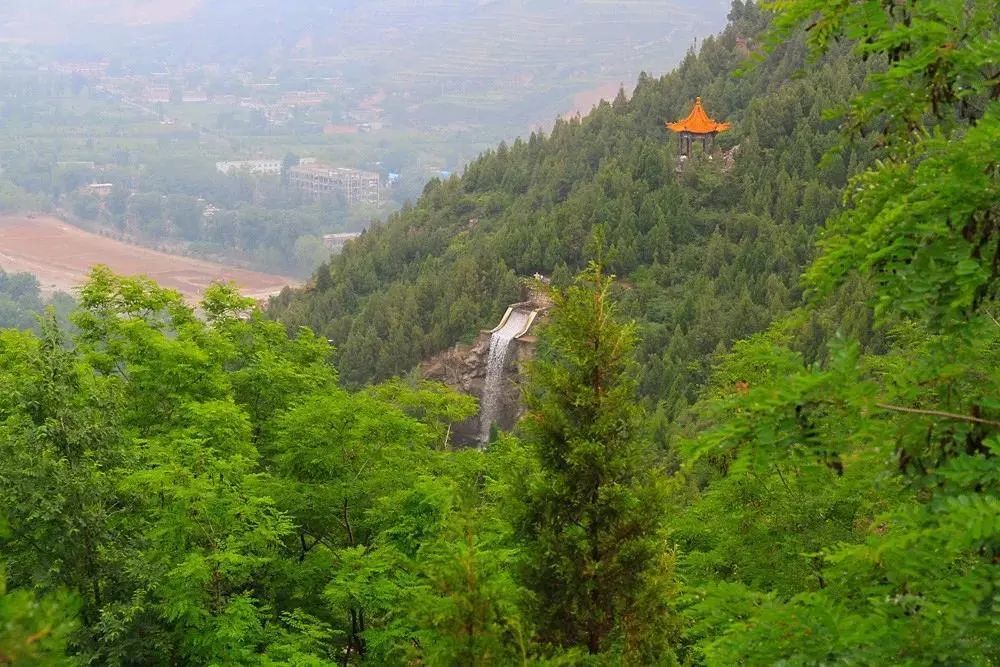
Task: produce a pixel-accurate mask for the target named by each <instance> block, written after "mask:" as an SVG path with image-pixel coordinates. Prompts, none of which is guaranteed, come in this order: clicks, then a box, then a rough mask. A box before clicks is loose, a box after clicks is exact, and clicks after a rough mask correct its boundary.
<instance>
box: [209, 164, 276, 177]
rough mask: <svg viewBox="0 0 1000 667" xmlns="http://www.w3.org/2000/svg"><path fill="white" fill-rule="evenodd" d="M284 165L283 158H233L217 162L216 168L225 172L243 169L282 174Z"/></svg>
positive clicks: (253, 171)
mask: <svg viewBox="0 0 1000 667" xmlns="http://www.w3.org/2000/svg"><path fill="white" fill-rule="evenodd" d="M282 167H283V165H282V162H281V160H231V161H228V162H216V163H215V168H216V169H218V170H219V171H221V172H222V173H223V174H233V173H236V172H240V171H243V172H246V173H248V174H254V175H268V176H280V175H281V169H282Z"/></svg>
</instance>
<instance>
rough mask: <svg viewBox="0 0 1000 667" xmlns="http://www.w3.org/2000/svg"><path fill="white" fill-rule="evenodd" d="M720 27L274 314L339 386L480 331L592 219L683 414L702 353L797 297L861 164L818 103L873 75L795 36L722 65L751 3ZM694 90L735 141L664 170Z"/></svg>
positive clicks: (460, 181)
mask: <svg viewBox="0 0 1000 667" xmlns="http://www.w3.org/2000/svg"><path fill="white" fill-rule="evenodd" d="M732 19H733V20H732V23H731V25H730V26H729V27H728V28H727V29H726V30H725V31H724V32H723V33H722V34H721V35H719V36H717V37H710V38H708V39H706V40H705V41H704V42H703V44H702V45H701V48H700V50H699V51H698V53H696V54H695V53H691V54H689V55H688V57H687V58H686V59H685V60H684V62H683V63H682V64H681V66H680V67H679V68H678V69H677V70H676V71H674V72H672V73H671V74H668V75H666V76H664V77H662V78H659V79H656V78H651V77H648V76H645V75H644V76H642V77H641V78H640V80H639V82H638V84H637V86H636V88H635V90H634V92H633V93H632V95H631V96H630V97H628V98H626V96H625V95H619V97H618V99H616V100H615V101H614V102H613V103H612V104H603V105H601V106H600V107H598V108H596V109H595V110H594V111H593V112H592V113H590V114H589V115H588V116H586V117H585V118H582V119H575V120H571V121H558V122H557V123H556V125H555V127H554V129H553V130H552V132H551V134H549V135H547V136H543V135H532V136H531V137H529V138H528V139H527V140H519V141H517V142H515V143H514V144H513V145H512V146H505V145H501V146H500V147H499V148H497V149H496V150H495V151H492V152H489V153H487V154H485V155H483V156H482V157H480V158H479V159H478V160H476V161H474V162H473V163H472V164H470V165H469V166H468V168H467V169H466V171H465V173H464V175H463V176H462V177H461V178H458V177H454V178H452V179H450V180H448V181H445V182H438V181H432V182H431V183H430V184H428V185H427V187H426V188H425V191H424V195H423V196H422V197H421V198H420V200H419V201H418V202H417V203H416V204H415V205H413V206H412V207H410V208H407V209H405V210H403V211H402V212H401V213H399V214H398V215H395V216H393V217H392V218H391V219H390V220H389V221H388V222H387V223H386V224H384V225H382V226H380V227H377V228H375V229H373V230H371V231H369V232H368V233H367V234H365V235H364V236H363V237H362V238H361V239H360V240H359V241H357V242H356V243H354V244H353V245H351V246H349V247H348V248H347V249H346V251H345V252H344V253H343V254H342V255H340V256H337V257H334V258H332V259H331V260H330V262H329V263H328V264H327V265H325V266H322V267H320V269H319V271H318V273H317V275H316V280H315V287H314V288H313V289H309V290H307V291H305V292H303V293H298V294H288V295H285V296H283V297H282V298H281V299H279V300H278V302H277V303H275V304H273V312H274V313H275V314H276V316H277V317H279V318H280V319H282V320H283V321H284V322H286V323H287V324H288V325H289V326H290V327H294V326H298V325H307V326H310V327H312V328H313V329H315V330H316V331H317V332H320V333H322V334H323V335H325V336H326V337H328V338H330V339H332V341H333V342H334V344H335V346H336V349H337V363H338V366H339V368H340V369H341V373H342V375H343V377H344V379H345V380H347V381H348V382H350V383H352V384H355V385H358V384H361V383H364V382H367V381H371V380H379V379H384V378H386V377H389V376H392V375H395V374H399V373H405V372H406V371H408V369H410V368H412V367H413V366H414V365H415V364H416V363H417V362H418V361H420V360H421V359H423V358H425V357H427V356H429V355H431V354H434V353H435V352H438V351H439V350H442V349H444V348H446V347H447V346H449V345H451V344H453V343H455V342H456V341H460V340H463V339H467V338H468V337H469V336H471V335H472V334H473V333H474V332H475V331H477V330H478V329H479V328H481V327H488V326H492V325H493V323H494V322H495V321H496V320H497V319H498V318H499V317H500V316H501V315H502V314H503V311H504V308H505V307H506V305H507V304H508V303H510V302H513V301H516V300H517V299H518V297H519V287H518V286H519V285H520V284H521V283H520V279H521V278H522V277H526V276H531V275H533V274H534V273H536V272H539V273H542V274H544V275H546V276H551V277H552V279H553V281H554V282H555V283H556V284H557V285H560V284H565V283H566V280H567V278H568V277H569V276H570V275H572V274H573V273H574V272H575V271H576V270H578V269H580V268H581V267H582V266H583V265H584V264H585V263H586V261H587V259H588V258H589V257H593V256H594V253H595V252H597V251H596V250H595V248H594V247H593V243H592V239H593V237H594V231H595V229H597V228H598V226H600V227H601V228H602V229H603V232H602V233H603V237H604V248H603V250H602V251H601V253H602V255H603V258H604V261H605V263H606V265H607V266H608V267H609V268H610V269H611V270H612V271H614V273H616V274H617V275H618V276H619V277H620V278H622V279H623V284H624V285H625V286H627V288H628V289H627V290H626V293H625V294H624V295H623V298H624V300H625V304H626V309H627V312H628V314H629V315H631V316H634V317H636V318H637V319H638V320H639V322H640V324H641V336H640V338H641V340H642V347H641V350H640V358H641V368H642V370H641V382H640V385H641V391H642V393H643V394H644V395H645V396H647V397H650V398H651V400H656V401H658V402H661V403H662V404H663V405H664V406H665V409H666V410H667V411H668V412H669V413H670V414H674V413H676V410H677V408H678V406H680V405H682V404H684V403H685V402H687V401H690V400H692V399H693V397H694V395H695V392H696V390H697V388H698V387H699V386H700V385H701V384H702V383H703V382H704V380H705V378H706V373H707V369H708V367H709V365H710V361H711V358H712V354H713V353H714V352H716V351H721V350H724V349H725V348H726V346H727V345H728V344H729V343H730V342H731V341H733V340H735V339H738V338H742V337H744V336H746V335H748V334H750V333H753V332H755V331H759V330H761V329H763V328H764V327H766V326H767V324H768V323H769V322H770V321H771V320H772V319H773V318H774V317H775V316H776V315H778V314H781V313H784V312H786V311H787V310H788V309H789V308H790V307H791V306H793V305H794V304H796V303H798V301H799V298H800V293H801V290H800V287H799V284H798V277H799V274H800V273H801V272H802V269H803V267H804V266H805V265H806V263H807V262H808V261H809V259H810V258H811V257H812V252H813V251H812V243H813V239H814V236H815V232H816V229H817V228H818V227H819V226H820V225H821V224H822V222H823V221H824V220H825V219H826V217H827V216H828V215H829V214H830V213H831V212H833V211H834V210H835V209H836V207H837V205H838V203H839V201H840V197H841V195H840V191H841V190H842V189H843V187H844V185H845V184H846V179H847V177H848V175H849V174H851V173H855V172H857V170H858V169H859V167H860V166H862V165H864V164H865V163H867V162H868V161H869V159H870V155H869V153H868V151H867V150H864V149H863V148H859V147H857V146H856V147H854V148H853V149H842V150H837V151H834V152H833V153H832V154H831V155H829V156H827V159H825V160H823V159H822V158H823V156H824V155H825V154H826V153H827V152H828V151H830V150H831V149H832V148H834V147H836V146H837V145H838V142H839V135H838V128H837V124H836V123H834V122H830V121H826V120H824V119H823V112H824V110H826V109H828V108H830V107H832V106H835V105H837V104H842V103H844V102H846V101H847V100H848V99H849V98H850V96H851V95H853V94H854V93H856V92H857V87H858V85H859V84H860V83H861V81H862V80H863V79H864V77H865V75H866V73H867V72H868V71H870V69H871V66H868V65H865V64H862V63H860V62H859V61H854V60H851V59H850V58H848V57H846V56H845V55H844V53H843V52H835V53H833V54H831V55H829V56H827V57H826V58H824V59H823V60H822V61H821V62H820V63H818V64H816V65H811V66H809V67H806V48H805V46H804V43H803V42H802V41H801V40H800V39H794V40H792V41H790V42H789V43H787V44H784V45H782V46H781V47H779V48H778V49H776V50H775V51H774V53H772V54H771V55H770V56H768V58H767V59H766V60H765V61H764V62H763V63H761V64H760V65H759V66H758V67H756V68H754V69H752V70H751V71H750V72H749V73H748V74H745V75H744V76H735V75H734V71H735V70H737V69H739V68H742V67H744V66H745V65H748V64H749V61H748V59H747V54H748V51H747V49H746V46H749V47H750V48H753V49H756V48H759V46H760V45H759V42H758V39H757V38H758V35H759V34H760V31H761V30H762V28H763V27H764V24H765V22H766V18H765V17H764V16H763V15H762V13H761V12H760V11H759V10H757V9H756V8H755V7H753V6H751V7H750V8H749V9H737V10H735V11H734V15H733V16H732ZM698 95H700V96H701V97H702V99H703V100H704V102H705V105H706V108H707V109H708V110H709V112H710V113H711V114H713V115H714V116H716V117H718V118H722V119H725V120H728V121H730V122H732V123H733V126H734V129H733V130H732V131H730V132H728V133H725V134H722V135H720V136H719V141H718V144H719V147H720V148H721V149H728V148H731V147H734V146H736V145H737V144H738V145H739V149H738V152H737V153H736V160H735V166H734V167H733V169H732V170H731V171H729V172H726V171H724V169H723V164H722V161H721V160H720V159H719V156H715V159H714V160H710V159H707V158H706V156H699V155H696V156H695V157H694V159H693V160H692V161H690V162H689V163H688V164H687V165H686V167H685V168H684V170H683V171H682V172H680V173H678V172H676V171H675V164H676V153H675V140H674V138H673V137H672V136H668V132H667V131H666V130H665V128H664V125H663V123H664V121H666V120H674V119H677V118H679V117H683V116H684V115H686V114H687V112H688V111H689V109H690V106H691V104H692V102H693V100H694V98H695V96H698Z"/></svg>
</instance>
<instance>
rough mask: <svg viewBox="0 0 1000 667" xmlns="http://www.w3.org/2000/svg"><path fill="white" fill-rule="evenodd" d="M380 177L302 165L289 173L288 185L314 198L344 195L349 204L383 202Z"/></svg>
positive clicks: (366, 172) (351, 170) (353, 170)
mask: <svg viewBox="0 0 1000 667" xmlns="http://www.w3.org/2000/svg"><path fill="white" fill-rule="evenodd" d="M379 180H380V179H379V175H378V174H377V173H375V172H373V171H362V170H360V169H347V168H345V167H332V166H330V165H325V164H320V163H310V164H299V165H298V166H297V167H292V168H291V169H289V170H288V184H289V185H290V186H292V187H293V188H296V189H297V190H299V191H300V192H303V193H305V194H307V195H309V196H310V197H322V196H324V195H330V194H340V195H343V197H344V199H345V200H346V201H347V203H348V204H375V205H376V206H377V205H378V204H380V203H381V202H382V187H381V183H380V182H379Z"/></svg>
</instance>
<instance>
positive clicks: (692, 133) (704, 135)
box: [666, 97, 730, 157]
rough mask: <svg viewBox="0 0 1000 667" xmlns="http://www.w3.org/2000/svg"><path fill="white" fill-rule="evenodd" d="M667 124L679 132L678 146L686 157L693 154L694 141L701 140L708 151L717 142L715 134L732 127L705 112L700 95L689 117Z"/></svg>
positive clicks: (673, 130)
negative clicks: (692, 145)
mask: <svg viewBox="0 0 1000 667" xmlns="http://www.w3.org/2000/svg"><path fill="white" fill-rule="evenodd" d="M666 125H667V129H669V130H670V131H671V132H675V133H676V134H677V141H678V147H679V149H680V152H681V155H683V156H685V157H690V156H691V144H692V143H693V142H695V141H699V140H700V141H701V148H702V150H704V151H705V152H708V150H709V148H710V147H711V145H712V144H713V143H714V142H715V135H717V134H718V133H720V132H725V131H726V130H728V129H729V128H730V125H729V123H720V122H719V121H717V120H714V119H712V118H710V117H709V115H708V114H707V113H705V108H704V107H703V106H701V98H700V97H696V98H695V100H694V108H693V109H691V113H689V114H688V117H687V118H685V119H684V120H679V121H677V122H676V123H667V124H666Z"/></svg>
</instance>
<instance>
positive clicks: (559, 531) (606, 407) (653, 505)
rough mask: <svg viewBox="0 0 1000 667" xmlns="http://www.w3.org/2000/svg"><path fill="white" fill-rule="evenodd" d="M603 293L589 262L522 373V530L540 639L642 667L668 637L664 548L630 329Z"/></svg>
mask: <svg viewBox="0 0 1000 667" xmlns="http://www.w3.org/2000/svg"><path fill="white" fill-rule="evenodd" d="M611 286H612V279H611V278H610V277H608V276H606V275H604V273H603V271H602V269H601V267H600V266H599V265H597V264H591V265H590V267H589V268H588V269H587V271H585V272H584V273H583V274H581V275H580V276H578V277H577V279H576V281H575V282H574V284H573V285H572V286H570V287H569V288H568V289H567V290H566V291H565V292H564V293H557V294H556V295H554V296H555V303H556V306H555V309H554V311H553V316H552V321H551V322H550V324H549V325H548V326H547V327H546V329H545V330H544V333H543V335H542V343H541V348H540V353H539V358H538V359H537V360H536V361H535V362H534V363H533V364H532V365H531V367H530V373H529V388H528V392H527V405H528V409H529V413H528V416H527V418H526V420H525V423H526V431H527V439H528V441H529V442H530V443H531V445H532V446H533V447H534V449H535V454H536V456H537V457H538V461H539V464H540V468H541V474H540V475H539V476H538V477H537V478H536V480H535V481H534V483H533V484H532V487H531V489H530V491H529V493H528V498H527V499H526V503H525V512H524V515H523V516H522V517H521V518H522V523H521V528H522V530H523V532H524V537H525V538H526V544H527V559H528V563H527V579H528V583H529V585H530V586H531V588H532V589H533V590H534V593H535V595H536V600H537V608H536V612H537V620H538V627H539V631H540V633H541V635H542V639H543V640H544V641H546V642H550V643H553V644H557V645H561V646H583V647H586V649H587V651H588V652H589V653H590V654H603V653H608V652H613V653H616V654H618V658H619V659H620V660H622V661H625V662H630V663H644V664H649V663H650V662H652V661H655V660H657V659H659V658H660V657H662V656H663V655H664V647H663V646H662V645H658V644H659V643H661V642H663V641H664V640H665V639H666V635H667V634H668V633H665V632H664V629H665V627H667V624H666V623H665V616H666V607H665V604H666V603H667V602H668V601H669V597H670V595H669V594H670V590H669V588H670V582H671V576H670V552H669V550H668V549H667V548H666V545H665V544H664V541H663V540H662V539H661V537H660V536H661V533H660V529H661V522H662V517H663V495H662V493H661V487H660V485H659V484H658V481H657V475H656V473H655V469H654V466H653V464H652V457H651V451H650V447H649V445H648V444H647V443H646V442H644V441H643V440H642V439H641V438H640V437H639V428H638V425H639V422H640V417H641V410H640V408H639V405H638V402H637V400H636V393H635V392H636V381H635V378H636V373H635V361H634V358H633V352H634V347H635V332H634V326H633V325H632V324H623V323H621V322H620V321H619V320H618V319H617V318H616V313H615V304H614V302H613V300H612V298H611V294H610V291H611Z"/></svg>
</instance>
